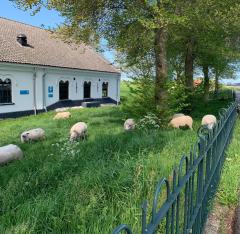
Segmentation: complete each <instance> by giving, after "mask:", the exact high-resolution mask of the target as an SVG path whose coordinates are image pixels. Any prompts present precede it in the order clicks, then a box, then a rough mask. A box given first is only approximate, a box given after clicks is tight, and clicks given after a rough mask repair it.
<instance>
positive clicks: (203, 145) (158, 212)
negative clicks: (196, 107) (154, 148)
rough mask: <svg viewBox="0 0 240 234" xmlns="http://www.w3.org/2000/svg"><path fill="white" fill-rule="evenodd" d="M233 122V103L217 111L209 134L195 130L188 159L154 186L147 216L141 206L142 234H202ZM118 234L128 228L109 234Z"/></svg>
mask: <svg viewBox="0 0 240 234" xmlns="http://www.w3.org/2000/svg"><path fill="white" fill-rule="evenodd" d="M236 118H237V102H234V103H232V104H231V105H230V106H229V107H228V108H226V109H221V110H220V112H219V120H218V122H217V124H216V125H215V127H214V128H213V129H212V130H209V129H208V128H206V127H201V128H200V129H199V130H198V140H197V142H196V143H195V145H194V146H193V147H192V149H191V151H190V154H189V156H188V157H187V156H183V157H182V159H181V160H180V164H179V167H178V168H176V169H174V171H173V175H172V180H171V181H168V180H167V179H166V178H163V179H161V180H160V181H159V183H158V184H157V187H156V190H155V194H154V199H153V203H152V210H151V213H150V214H148V212H147V207H148V202H147V201H145V202H144V204H143V206H142V230H141V233H142V234H150V233H171V234H173V233H177V234H178V233H194V234H200V233H202V231H203V229H204V224H205V222H206V219H207V215H208V211H209V209H210V208H209V207H210V203H211V200H212V199H211V198H212V197H213V196H214V194H215V191H216V188H217V185H218V183H219V180H220V175H221V169H222V167H223V163H224V160H225V151H226V149H227V146H228V144H229V142H230V140H231V138H232V133H233V129H234V124H235V121H236ZM163 190H164V191H166V192H167V195H166V199H165V200H164V202H163V203H162V205H161V206H160V208H159V209H158V208H157V207H158V203H159V200H161V199H160V197H161V196H162V193H163ZM122 232H125V233H128V234H132V233H133V232H132V230H131V228H130V227H129V226H127V225H124V224H122V225H119V226H118V227H117V228H116V229H115V230H114V231H113V234H118V233H122Z"/></svg>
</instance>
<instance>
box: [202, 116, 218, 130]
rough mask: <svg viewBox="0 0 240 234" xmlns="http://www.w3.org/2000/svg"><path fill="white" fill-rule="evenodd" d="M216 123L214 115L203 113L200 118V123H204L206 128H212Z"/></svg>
mask: <svg viewBox="0 0 240 234" xmlns="http://www.w3.org/2000/svg"><path fill="white" fill-rule="evenodd" d="M216 123H217V118H216V117H215V116H214V115H205V116H203V118H202V125H206V126H207V128H208V129H213V127H214V125H215V124H216Z"/></svg>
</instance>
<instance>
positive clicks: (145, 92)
mask: <svg viewBox="0 0 240 234" xmlns="http://www.w3.org/2000/svg"><path fill="white" fill-rule="evenodd" d="M128 87H129V96H128V97H127V99H126V100H125V102H124V103H123V110H124V111H125V112H126V113H128V115H129V116H131V115H133V116H134V117H138V118H142V116H144V115H147V114H148V113H154V114H156V115H157V116H158V117H159V118H160V119H161V123H162V124H164V122H167V121H168V118H169V117H170V116H172V115H173V114H174V113H178V112H181V111H182V110H183V109H185V108H187V107H188V106H189V105H190V104H189V103H188V95H187V93H186V90H185V86H184V84H183V83H182V82H181V81H176V80H173V81H169V82H168V84H167V91H168V110H167V116H166V118H165V119H163V118H162V116H159V113H158V110H157V109H156V106H155V101H154V80H153V78H149V77H143V78H141V77H140V78H139V77H138V78H134V79H133V81H132V82H129V83H128Z"/></svg>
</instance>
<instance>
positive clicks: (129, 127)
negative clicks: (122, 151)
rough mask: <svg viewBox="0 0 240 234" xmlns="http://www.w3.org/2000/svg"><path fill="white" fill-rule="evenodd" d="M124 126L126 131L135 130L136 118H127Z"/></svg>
mask: <svg viewBox="0 0 240 234" xmlns="http://www.w3.org/2000/svg"><path fill="white" fill-rule="evenodd" d="M123 127H124V129H125V130H126V131H129V130H133V129H134V128H135V127H136V123H135V121H134V119H127V120H126V121H125V122H124V125H123Z"/></svg>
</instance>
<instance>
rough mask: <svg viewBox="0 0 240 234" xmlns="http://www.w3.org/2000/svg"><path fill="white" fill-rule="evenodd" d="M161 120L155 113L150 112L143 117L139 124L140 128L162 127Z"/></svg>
mask: <svg viewBox="0 0 240 234" xmlns="http://www.w3.org/2000/svg"><path fill="white" fill-rule="evenodd" d="M160 125H161V120H160V119H159V118H158V117H157V116H156V115H155V114H154V113H148V114H147V115H145V116H144V117H143V118H141V119H140V120H139V122H138V124H137V128H138V129H158V128H160Z"/></svg>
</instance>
